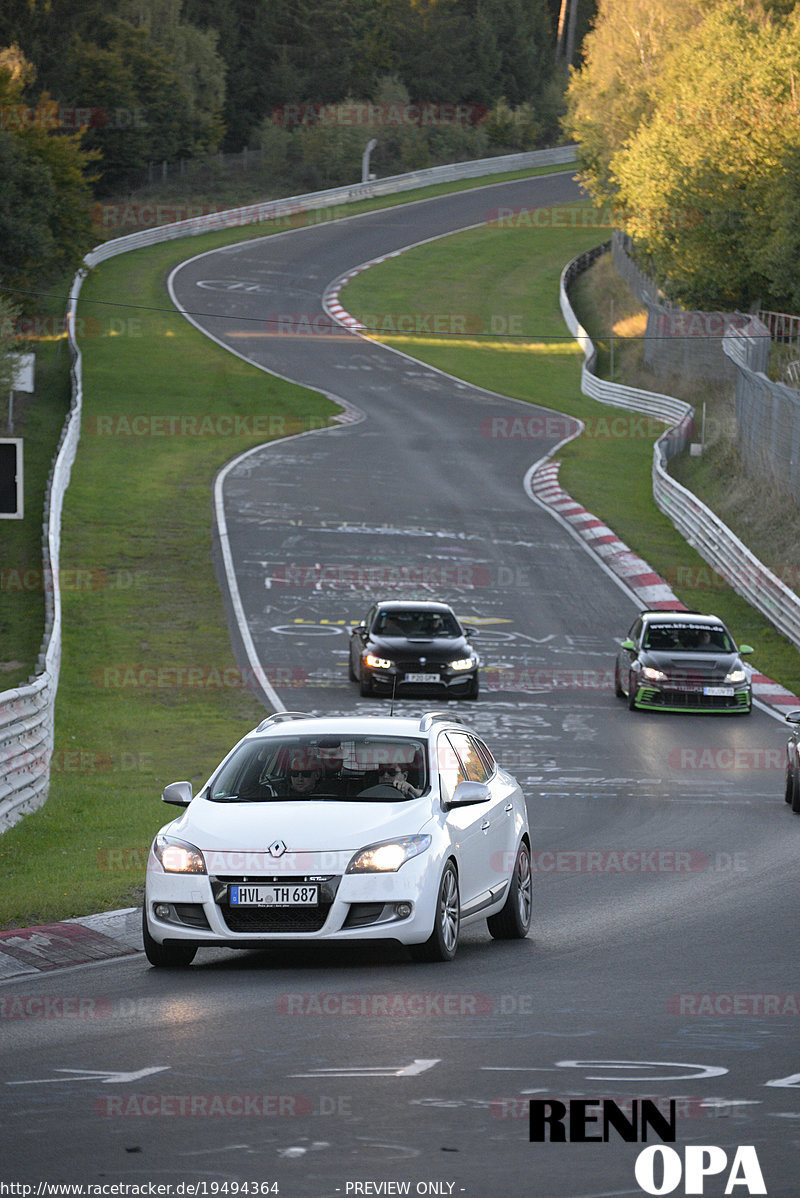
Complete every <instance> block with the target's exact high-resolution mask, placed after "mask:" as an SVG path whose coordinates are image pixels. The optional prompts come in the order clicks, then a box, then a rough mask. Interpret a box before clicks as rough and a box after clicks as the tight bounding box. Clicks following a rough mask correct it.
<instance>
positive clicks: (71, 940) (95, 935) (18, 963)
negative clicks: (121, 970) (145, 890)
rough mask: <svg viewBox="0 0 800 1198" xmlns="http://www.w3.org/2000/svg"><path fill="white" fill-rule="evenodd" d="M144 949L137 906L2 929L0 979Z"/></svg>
mask: <svg viewBox="0 0 800 1198" xmlns="http://www.w3.org/2000/svg"><path fill="white" fill-rule="evenodd" d="M141 951H142V924H141V913H140V910H139V908H138V907H128V908H125V909H124V910H121V911H107V912H105V913H104V914H101V915H87V916H84V917H83V918H81V919H66V920H63V921H62V922H60V923H48V924H41V925H39V926H38V927H33V928H14V929H12V930H10V931H0V981H14V980H15V979H16V978H18V977H22V976H24V975H25V974H28V975H30V974H42V973H50V972H52V970H54V969H64V968H65V967H66V966H69V965H88V964H90V963H92V962H94V961H108V960H111V959H112V958H115V957H128V956H132V955H133V954H134V953H139V952H141Z"/></svg>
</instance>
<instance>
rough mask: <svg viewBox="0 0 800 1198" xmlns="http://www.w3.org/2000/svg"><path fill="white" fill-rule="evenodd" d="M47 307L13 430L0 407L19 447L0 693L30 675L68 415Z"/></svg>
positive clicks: (3, 573)
mask: <svg viewBox="0 0 800 1198" xmlns="http://www.w3.org/2000/svg"><path fill="white" fill-rule="evenodd" d="M62 314H63V313H62V312H61V311H59V305H58V304H52V303H51V304H49V305H48V306H47V309H46V310H45V311H43V313H42V315H41V317H40V324H39V330H38V331H39V337H38V340H37V342H36V366H35V386H36V392H35V397H34V396H30V395H27V394H25V393H23V392H16V393H15V398H14V427H13V431H10V430H9V428H8V424H7V416H8V407H7V400H6V399H5V397H4V399H3V401H2V409H0V437H7V436H14V437H20V438H22V441H23V488H24V490H23V498H24V506H23V518H22V519H21V520H0V691H4V690H10V689H11V688H12V687H15V686H20V685H22V684H24V683H25V682H27V681H28V679H29V678H30V677H31V676H32V675H33V674H34V672H35V668H36V659H37V656H38V654H39V650H40V647H41V644H42V637H43V634H44V579H43V574H42V522H43V519H44V495H45V488H46V485H47V476H48V474H49V471H50V463H51V460H52V457H53V453H54V452H55V448H56V446H57V444H58V439H59V437H60V435H61V429H62V427H63V424H64V419H65V417H66V414H67V412H68V411H69V404H70V378H69V353H68V351H67V346H66V342H65V341H64V340H63V339H62V338H60V337H59V329H58V325H59V321H60V319H61V316H62Z"/></svg>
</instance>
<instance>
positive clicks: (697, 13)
mask: <svg viewBox="0 0 800 1198" xmlns="http://www.w3.org/2000/svg"><path fill="white" fill-rule="evenodd" d="M564 125H565V131H566V132H567V134H568V135H569V136H570V137H572V138H574V139H575V140H576V141H577V142H578V143H579V147H580V150H579V156H580V164H581V174H582V179H583V182H584V184H585V186H586V187H587V188H588V190H589V192H590V194H591V195H592V196H593V198H594V199H595V201H596V202H597V203H598V204H599V205H603V206H610V207H612V208H613V209H614V211H615V217H616V223H617V224H618V225H619V226H620V227H622V228H623V229H624V230H625V231H626V232H628V233H629V234H630V235H631V236H632V237H633V238H634V240H635V243H636V246H637V251H638V253H639V255H640V257H641V258H642V260H643V265H644V266H645V267H646V269H648V271H649V272H650V273H651V274H654V275H655V277H656V278H657V279H658V280H659V282H660V284H661V285H662V286H663V289H664V291H665V292H666V293H667V295H669V296H670V297H671V298H674V299H676V300H678V301H681V302H682V303H684V304H686V305H688V306H690V307H698V308H722V309H734V308H739V309H741V310H745V311H746V310H749V309H750V308H751V307H752V306H754V305H760V306H762V307H765V308H774V309H777V310H782V311H790V312H800V269H799V267H800V6H799V5H798V4H797V3H795V0H599V4H598V11H597V15H596V19H595V22H594V25H593V27H592V29H591V31H590V32H589V33H588V34H587V36H586V38H585V39H584V43H583V61H582V65H581V66H580V68H579V69H577V70H575V71H573V73H572V77H571V80H570V84H569V89H568V96H567V116H566V118H565V122H564Z"/></svg>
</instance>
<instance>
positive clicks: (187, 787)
mask: <svg viewBox="0 0 800 1198" xmlns="http://www.w3.org/2000/svg"><path fill="white" fill-rule="evenodd" d="M191 801H192V784H191V782H170V784H169V786H165V787H164V789H163V791H162V792H161V802H162V803H174V804H175V806H176V807H188V806H189V804H190V803H191Z"/></svg>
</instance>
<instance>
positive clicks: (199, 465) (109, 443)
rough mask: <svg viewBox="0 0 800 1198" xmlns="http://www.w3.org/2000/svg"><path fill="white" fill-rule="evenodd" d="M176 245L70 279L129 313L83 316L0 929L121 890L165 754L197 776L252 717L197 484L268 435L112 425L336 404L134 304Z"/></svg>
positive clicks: (148, 299)
mask: <svg viewBox="0 0 800 1198" xmlns="http://www.w3.org/2000/svg"><path fill="white" fill-rule="evenodd" d="M195 248H199V245H198V243H197V242H193V243H192V249H193V250H194V249H195ZM185 256H186V245H185V243H179V244H177V245H176V244H169V245H165V246H158V247H154V248H153V249H149V250H143V251H140V252H139V253H137V254H135V255H130V256H129V255H125V256H123V257H121V258H118V259H114V260H112V261H110V262H108V263H105V264H103V266H102V268H101V269H99V270H98V271H97V272H96V275H95V276H94V277H93V278H91V279H90V280H89V281H88V282H87V283H86V284H85V288H84V289H85V293H86V297H85V298H86V301H87V302H86V303H84V304H82V306H81V310H82V311H87V310H88V311H91V312H96V311H102V309H100V308H95V307H93V306H92V307H90V306H89V301H92V300H99V301H105V300H114V299H116V298H118V297H119V296H121V295H124V296H125V298H126V301H127V302H129V303H132V304H136V305H140V308H139V310H138V311H137V313H136V314H135V317H134V316H131V318H130V324H125V325H124V327H123V328H122V329H121V328H120V318H119V316H118V315H116V314H115V315H114V316H113V317H109V316H105V315H102V316H100V317H95V318H94V320H93V323H92V324H91V326H90V332H91V335H88V336H86V337H85V339H84V341H83V345H82V349H83V355H84V382H85V387H84V405H85V407H84V417H83V432H82V436H81V443H80V449H79V452H78V456H77V459H76V462H75V465H74V467H73V471H72V479H71V482H70V487H69V490H68V492H67V497H66V502H65V507H64V519H63V535H62V568H63V569H64V570H65V571H67V574H66V579H65V581H66V580H69V581H68V582H67V585H66V587H65V589H64V591H63V595H62V599H63V617H64V646H63V660H62V670H61V681H60V686H59V692H58V700H57V705H56V746H55V756H54V760H53V771H52V781H51V787H50V795H49V798H48V801H47V803H46V804H45V806H44V807H43V808H42V809H41V810H40V811H38V812H36V813H35V814H33V815H29V816H27V817H26V818H25V819H24V820H23V821H22V822H21V823H20V824H18V825H16V826H15V827H14V828H12V829H10V830H9V831H8V832H6V833H5V834H4V835H3V836H2V837H0V910H2V912H3V922H4V923H5V924H6V925H7V926H20V925H25V924H31V923H40V922H45V921H47V920H51V919H56V918H64V917H66V916H73V915H79V914H85V913H87V912H91V911H96V910H102V909H105V908H108V907H114V906H119V905H121V904H122V905H125V904H126V903H127V902H132V901H135V898H136V893H137V891H136V888H137V887H138V885H139V884H140V883H141V880H142V877H143V869H144V861H145V854H146V849H147V846H148V844H149V840H150V838H151V836H152V833H153V830H154V827H155V826H156V825H157V823H158V820H159V817H160V816H161V815H162V814H163V815H164V817H165V818H166V811H165V810H164V811H162V810H161V809H160V808H159V805H158V795H159V794H160V791H161V788H162V787H163V785H164V784H165V783H166V782H168V781H171V780H172V779H173V777H174V774H175V770H176V768H179V767H177V766H176V762H181V761H182V762H193V763H194V768H193V769H192V770H191V771H190V772H191V776H192V778H193V779H194V780H196V779H199V778H200V777H201V776H202V775H204V774H205V773H207V772H208V771H209V770H210V768H211V767H212V766H213V764H214V763H215V762H216V761H217V760H218V759H219V757H220V756H221V755H222V753H223V752H224V751H225V750H227V748H229V746H230V745H231V743H233V741H234V740H235V739H236V738H237V737H238V736H239V735H241V734H242V733H243V732H244V731H245V730H246V729H247V728H248V727H250V726H252V724H253V723H254V722H255V721H256V719H257V718H258V717H259V715H260V714H263V708H262V707H261V706H260V704H259V702H258V700H257V699H256V697H255V695H254V694H253V693H252V692H251V691H250V690H249V689H248V687H247V686H246V685H243V683H242V680H241V678H240V677H239V674H238V671H237V670H236V664H235V661H234V658H233V653H232V650H231V646H230V640H229V635H228V630H227V625H226V620H225V614H224V610H223V605H222V599H221V595H220V592H219V588H218V586H217V583H216V580H215V578H214V572H213V567H212V562H211V525H212V511H211V487H212V480H213V477H214V474H215V473H216V471H217V470H218V469H219V467H220V466H221V465H222V464H223V463H224V462H225V461H227V460H228V459H229V458H231V457H233V456H234V455H235V454H237V453H239V452H241V451H242V450H244V449H247V448H249V447H250V446H251V445H255V444H259V443H261V442H263V441H264V440H268V439H269V437H265V436H263V435H250V436H225V435H205V436H181V435H164V436H130V435H124V434H121V433H120V429H124V428H126V427H127V428H130V427H131V421H132V419H133V418H134V417H145V418H146V417H147V416H150V415H162V416H163V415H167V416H170V417H174V418H176V419H180V418H181V417H184V416H191V417H194V418H196V419H197V420H198V421H202V418H203V417H210V418H212V423H211V427H212V428H220V427H221V428H222V429H223V432H224V430H226V429H227V427H229V426H227V425H224V424H221V423H220V421H219V418H220V417H222V416H234V417H239V418H241V419H243V420H245V421H246V420H255V419H256V418H258V420H259V421H260V422H261V425H262V427H263V421H264V417H265V416H266V415H269V416H271V417H272V419H273V423H277V424H278V426H279V422H280V421H281V420H283V421H284V422H285V423H284V427H285V428H286V430H290V429H292V428H301V427H312V426H314V425H317V426H319V425H321V424H325V423H326V422H327V420H328V418H329V417H330V416H331V415H332V414H333V413H334V411H335V410H336V409H335V407H334V405H333V404H332V403H330V401H328V400H326V399H324V398H323V397H321V396H319V395H318V394H316V393H314V392H311V391H308V390H305V389H304V388H301V387H297V386H293V385H292V384H289V383H286V382H283V381H281V380H279V379H276V378H274V377H272V376H270V375H267V374H265V373H263V372H261V371H258V370H255V369H254V368H252V367H251V366H248V365H247V364H245V363H244V362H241V361H240V360H239V359H237V358H235V357H234V356H233V355H231V354H228V353H226V352H225V351H224V350H222V349H221V348H220V347H218V346H217V345H215V344H214V343H212V342H210V341H208V340H207V339H206V338H204V337H203V336H202V335H201V334H200V333H199V332H197V331H196V330H195V329H194V328H192V327H191V326H190V325H189V324H188V323H187V322H186V321H185V320H184V319H183V318H182V317H180V316H179V315H178V314H177V313H176V312H166V311H157V310H156V311H147V310H146V309H147V308H148V307H150V308H153V309H158V308H166V307H167V306H168V305H167V304H166V301H165V294H164V288H163V279H164V277H165V273H166V272H167V270H168V268H169V267H170V266H171V265H172V264H173V263H175V262H177V261H180V260H181V259H182V258H184V257H185ZM166 427H169V426H166ZM177 427H180V426H177ZM197 427H202V424H198V426H197ZM190 671H192V673H190ZM32 882H35V885H33V884H32Z"/></svg>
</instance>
